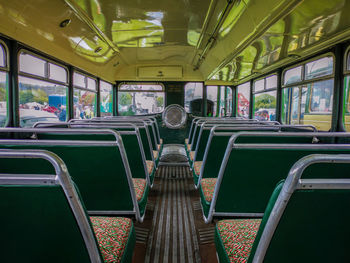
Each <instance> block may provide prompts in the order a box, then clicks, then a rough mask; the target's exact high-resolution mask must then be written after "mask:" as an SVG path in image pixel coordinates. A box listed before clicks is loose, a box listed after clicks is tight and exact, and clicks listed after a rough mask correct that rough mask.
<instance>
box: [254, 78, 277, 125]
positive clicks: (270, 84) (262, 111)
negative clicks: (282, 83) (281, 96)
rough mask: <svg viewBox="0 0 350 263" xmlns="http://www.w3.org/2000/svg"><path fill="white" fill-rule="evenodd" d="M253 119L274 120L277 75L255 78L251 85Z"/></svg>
mask: <svg viewBox="0 0 350 263" xmlns="http://www.w3.org/2000/svg"><path fill="white" fill-rule="evenodd" d="M253 88H254V89H253V100H254V101H253V102H254V104H253V105H254V108H253V110H254V119H257V120H259V121H275V120H276V98H277V75H271V76H269V77H266V78H263V79H260V80H257V81H255V82H254V87H253Z"/></svg>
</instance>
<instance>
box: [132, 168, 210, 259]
mask: <svg viewBox="0 0 350 263" xmlns="http://www.w3.org/2000/svg"><path fill="white" fill-rule="evenodd" d="M147 209H148V211H147V213H146V218H145V221H144V223H142V224H135V226H136V235H137V242H138V243H139V244H137V245H136V249H138V250H140V249H142V246H141V244H144V246H143V247H144V249H143V250H144V253H140V251H138V254H139V255H138V257H137V259H136V258H134V262H143V259H142V258H144V262H145V263H151V262H152V263H153V262H154V263H159V262H188V263H192V262H196V263H199V262H215V261H216V257H215V247H214V227H213V225H206V224H204V222H203V220H202V218H201V210H200V209H201V208H200V204H199V196H198V193H197V191H196V190H195V188H194V186H193V179H192V175H191V171H190V170H189V168H188V167H186V166H161V167H160V168H159V169H158V171H157V174H156V177H155V182H154V187H153V189H152V190H151V192H150V196H149V205H148V206H147ZM208 253H210V255H208ZM141 254H143V256H142V255H141Z"/></svg>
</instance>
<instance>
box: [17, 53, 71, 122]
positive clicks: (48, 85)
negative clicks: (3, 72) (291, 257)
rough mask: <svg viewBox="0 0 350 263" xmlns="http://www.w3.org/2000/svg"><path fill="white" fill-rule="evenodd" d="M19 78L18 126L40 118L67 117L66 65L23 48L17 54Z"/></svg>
mask: <svg viewBox="0 0 350 263" xmlns="http://www.w3.org/2000/svg"><path fill="white" fill-rule="evenodd" d="M18 81H19V115H20V126H21V127H32V126H33V125H34V124H35V123H36V122H41V121H49V122H52V121H54V122H55V121H66V118H67V114H66V112H67V89H68V71H67V69H66V68H64V67H63V66H60V65H58V64H55V63H52V62H50V61H48V60H46V59H44V58H41V57H39V56H36V55H35V54H32V53H28V52H26V51H24V50H23V51H21V52H20V55H19V78H18Z"/></svg>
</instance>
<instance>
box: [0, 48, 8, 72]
mask: <svg viewBox="0 0 350 263" xmlns="http://www.w3.org/2000/svg"><path fill="white" fill-rule="evenodd" d="M6 59H7V57H6V52H5V49H4V47H3V46H2V45H0V67H6V65H7V63H6Z"/></svg>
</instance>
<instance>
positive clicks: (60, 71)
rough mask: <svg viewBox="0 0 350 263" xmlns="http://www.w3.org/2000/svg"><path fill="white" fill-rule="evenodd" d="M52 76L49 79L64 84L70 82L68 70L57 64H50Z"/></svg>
mask: <svg viewBox="0 0 350 263" xmlns="http://www.w3.org/2000/svg"><path fill="white" fill-rule="evenodd" d="M49 70H50V76H49V79H53V80H57V81H61V82H64V83H67V82H68V77H67V70H66V69H65V68H63V67H60V66H58V65H56V64H52V63H49Z"/></svg>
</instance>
